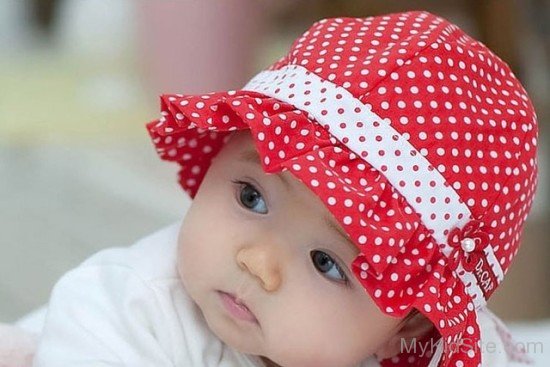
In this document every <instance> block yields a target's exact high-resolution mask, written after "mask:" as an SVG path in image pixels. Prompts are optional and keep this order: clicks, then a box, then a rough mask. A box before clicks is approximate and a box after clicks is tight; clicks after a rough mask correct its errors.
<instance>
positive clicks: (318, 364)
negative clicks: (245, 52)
mask: <svg viewBox="0 0 550 367" xmlns="http://www.w3.org/2000/svg"><path fill="white" fill-rule="evenodd" d="M161 103H162V117H161V118H160V119H159V120H156V121H153V122H151V123H149V124H148V129H149V132H150V134H151V136H152V139H153V141H154V143H155V145H156V148H157V151H158V152H159V154H160V156H161V158H163V159H166V160H169V161H174V162H177V163H178V164H179V165H180V166H181V170H180V175H179V179H180V183H181V185H182V186H183V188H184V189H185V190H186V191H187V193H188V194H189V195H190V196H191V197H192V199H193V202H192V205H191V207H190V209H189V211H188V213H187V214H186V216H185V218H184V220H183V222H182V224H181V225H173V226H170V227H168V228H166V229H163V230H161V231H159V232H157V233H155V234H153V235H151V236H149V237H147V238H145V239H143V240H141V241H139V242H138V243H136V244H135V245H133V246H131V247H128V248H115V249H108V250H104V251H102V252H100V253H98V254H96V255H95V256H93V257H92V258H91V259H89V260H87V261H86V262H84V263H83V264H82V265H80V266H79V267H78V268H76V269H75V270H73V271H71V272H69V273H68V274H66V275H65V276H64V277H63V278H62V279H61V280H60V281H59V283H58V284H57V285H56V287H55V289H54V291H53V293H52V297H51V300H50V303H49V307H48V315H47V318H46V322H45V325H44V330H43V333H42V336H41V340H40V344H39V347H38V351H37V354H36V358H35V362H34V366H38V367H49V366H55V367H58V366H157V367H158V366H284V367H351V366H363V367H365V366H384V367H386V366H422V367H426V366H433V367H435V366H444V367H451V366H452V367H461V366H467V367H469V366H479V365H482V366H499V367H500V366H512V365H516V364H520V363H522V362H524V361H526V357H525V355H524V354H523V353H522V351H521V350H520V349H519V348H516V347H515V345H514V344H513V343H512V342H511V339H510V337H509V334H508V333H507V331H506V328H505V327H504V325H503V324H502V323H501V322H500V321H499V320H498V318H496V316H494V315H493V314H492V313H491V312H490V311H489V310H488V309H487V308H486V301H487V299H488V298H489V297H490V295H491V294H492V293H493V292H494V290H495V288H496V287H497V286H498V285H499V284H500V283H501V282H502V280H503V277H504V274H505V273H506V272H507V270H508V268H509V266H510V263H511V261H512V259H513V257H514V256H515V254H516V253H517V251H518V247H519V242H520V235H521V231H522V228H523V224H524V221H525V219H526V216H527V214H528V212H529V209H530V206H531V203H532V201H533V195H534V192H535V187H536V174H537V161H536V139H537V124H536V116H535V113H534V110H533V107H532V105H531V103H530V101H529V98H528V96H527V94H526V92H525V90H524V89H523V88H522V86H521V85H520V83H519V82H518V80H517V79H516V78H515V77H514V75H513V74H512V72H511V71H510V69H509V68H508V66H507V65H506V64H505V63H504V62H503V61H502V60H500V59H499V58H498V57H497V56H495V55H494V54H493V53H492V52H491V51H490V50H488V49H487V48H486V47H485V46H484V45H483V44H481V43H479V42H477V41H475V40H473V39H472V38H470V37H469V36H468V35H466V34H465V33H464V32H463V31H462V30H460V29H459V28H458V27H457V26H455V25H453V24H451V23H449V22H448V21H446V20H444V19H442V18H440V17H437V16H434V15H432V14H430V13H427V12H407V13H400V14H390V15H386V16H379V17H370V18H361V19H355V18H336V19H325V20H321V21H319V22H317V23H315V24H314V25H313V26H312V27H311V28H310V29H309V30H308V31H307V32H306V33H304V35H303V36H302V37H300V38H299V39H298V40H296V41H295V42H294V44H293V45H292V47H291V49H290V51H289V53H288V54H287V55H286V56H285V57H283V58H282V59H280V60H279V61H278V62H276V63H275V64H274V65H272V66H271V67H270V68H269V69H267V70H265V71H263V72H261V73H260V74H258V75H257V76H256V77H254V78H253V79H252V80H251V81H250V82H249V83H248V84H247V85H246V86H245V87H244V88H242V90H239V91H228V92H220V93H212V94H207V95H202V96H183V95H163V96H162V97H161ZM489 342H491V343H493V347H494V348H493V349H492V350H491V351H489V350H484V347H488V345H487V343H489Z"/></svg>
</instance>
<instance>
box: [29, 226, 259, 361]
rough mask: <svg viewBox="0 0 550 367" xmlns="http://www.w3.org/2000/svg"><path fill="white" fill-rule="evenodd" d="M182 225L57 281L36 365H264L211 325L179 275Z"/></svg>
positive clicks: (101, 257)
mask: <svg viewBox="0 0 550 367" xmlns="http://www.w3.org/2000/svg"><path fill="white" fill-rule="evenodd" d="M178 229H179V225H177V224H176V225H172V226H170V227H168V228H165V229H163V230H161V231H159V232H156V233H154V234H152V235H150V236H148V237H146V238H144V239H142V240H140V241H138V242H137V243H136V244H135V245H133V246H131V247H128V248H113V249H108V250H103V251H101V252H99V253H97V254H95V255H94V256H92V257H91V258H90V259H88V260H86V261H85V262H84V263H83V264H82V265H80V266H79V267H78V268H76V269H75V270H72V271H70V272H69V273H67V274H66V275H64V276H63V277H62V278H61V280H60V281H59V282H58V283H57V284H56V286H55V288H54V290H53V292H52V296H51V299H50V303H49V305H48V313H47V316H46V320H45V324H44V329H43V331H42V333H41V339H40V343H39V346H38V351H37V353H36V356H35V360H34V364H33V366H35V367H63V366H72V367H80V366H90V367H92V366H94V367H97V366H132V367H133V366H136V367H138V366H139V367H142V366H143V367H146V366H151V367H152V366H154V367H163V366H181V367H187V366H205V367H214V366H216V367H218V366H219V367H235V366H245V367H259V366H263V363H262V362H261V361H260V359H259V358H258V357H254V356H249V355H245V354H242V353H239V352H237V351H235V350H234V349H232V348H229V347H228V346H227V345H225V344H224V343H223V342H222V341H221V340H219V339H218V338H217V337H216V336H215V335H214V334H213V333H212V332H211V331H210V330H209V329H208V327H207V325H206V322H205V320H204V318H203V316H202V314H201V312H200V310H199V308H198V307H197V306H196V305H195V304H194V302H193V301H192V300H191V298H190V297H189V296H188V295H187V294H186V292H185V291H184V288H183V286H182V284H181V281H180V280H179V278H178V275H177V270H176V258H177V257H176V252H177V250H176V247H177V246H176V243H177V235H178Z"/></svg>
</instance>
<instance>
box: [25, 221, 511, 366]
mask: <svg viewBox="0 0 550 367" xmlns="http://www.w3.org/2000/svg"><path fill="white" fill-rule="evenodd" d="M178 231H179V224H174V225H171V226H169V227H167V228H164V229H162V230H160V231H158V232H156V233H153V234H152V235H150V236H148V237H145V238H143V239H142V240H140V241H138V242H137V243H136V244H134V245H133V246H131V247H126V248H111V249H107V250H103V251H100V252H98V253H97V254H95V255H93V256H92V257H91V258H89V259H88V260H86V261H85V262H84V263H82V264H81V265H80V266H79V267H77V268H76V269H74V270H72V271H70V272H68V273H67V274H65V275H64V276H63V277H62V278H61V280H60V281H59V282H58V283H57V284H56V285H55V287H54V290H53V292H52V295H51V298H50V302H49V304H48V311H47V314H46V318H45V321H43V316H42V315H43V313H42V312H41V313H40V315H38V316H37V317H38V319H40V320H38V319H37V320H35V321H34V323H35V324H38V325H39V326H38V327H37V326H35V327H34V328H35V330H34V331H36V332H37V333H39V334H40V341H39V346H38V350H37V353H36V356H35V359H34V364H33V366H34V367H64V366H71V367H88V366H89V367H92V366H93V367H102V366H103V367H107V366H109V367H114V366H132V367H134V366H136V367H147V366H151V367H153V366H154V367H168V366H171V367H193V366H197V367H199V366H200V367H214V366H215V367H236V366H239V367H263V366H264V364H263V362H262V361H261V360H260V358H259V357H256V356H251V355H246V354H243V353H240V352H238V351H236V350H234V349H232V348H230V347H229V346H227V345H226V344H224V343H223V342H222V341H221V340H220V339H218V337H217V336H216V335H214V334H213V333H212V332H211V331H210V329H209V328H208V326H207V324H206V321H205V320H204V317H203V316H202V313H201V311H200V309H199V308H198V306H197V305H196V304H195V303H194V302H193V300H192V299H191V298H190V297H189V295H188V294H187V293H186V292H185V289H184V287H183V284H182V283H181V280H180V279H179V276H178V272H177V238H178ZM42 323H43V326H42V325H40V324H42ZM480 323H481V328H482V337H483V338H482V339H483V340H485V341H487V340H492V341H496V343H497V345H498V346H499V348H501V352H503V350H504V349H505V348H504V344H505V343H503V340H502V339H501V336H500V335H498V333H497V332H496V329H495V327H496V325H497V324H499V320H498V319H496V316H494V315H492V314H491V313H490V312H488V310H487V312H484V311H482V312H480ZM40 329H41V330H40ZM439 352H440V351H439ZM438 354H439V353H438V352H437V351H436V354H435V356H434V358H433V360H432V362H431V363H430V367H431V366H436V365H437V362H438V361H439V357H440V356H439V355H438ZM483 359H484V361H483V366H499V367H500V366H512V365H515V364H511V363H510V364H507V362H508V361H507V359H508V358H507V355H506V353H498V354H497V355H484V358H483ZM379 366H380V364H379V363H378V362H377V361H376V359H375V358H373V357H371V358H368V359H367V360H365V361H363V363H361V364H360V367H379Z"/></svg>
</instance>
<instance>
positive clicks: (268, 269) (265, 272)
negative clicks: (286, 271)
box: [237, 245, 282, 292]
mask: <svg viewBox="0 0 550 367" xmlns="http://www.w3.org/2000/svg"><path fill="white" fill-rule="evenodd" d="M237 264H239V267H240V268H241V269H243V270H246V271H248V272H249V273H250V274H252V275H253V276H255V277H257V278H258V279H259V280H260V283H261V285H262V287H263V288H264V289H265V290H266V291H268V292H274V291H276V290H277V289H278V288H279V286H280V285H281V281H282V276H281V269H280V259H278V258H277V255H276V253H275V251H273V250H272V249H270V248H269V246H262V245H259V246H248V247H243V248H241V249H240V250H239V252H237Z"/></svg>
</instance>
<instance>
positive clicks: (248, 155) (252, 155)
mask: <svg viewBox="0 0 550 367" xmlns="http://www.w3.org/2000/svg"><path fill="white" fill-rule="evenodd" d="M238 159H239V161H241V162H245V163H252V164H256V165H258V166H260V165H261V161H260V156H259V155H258V152H257V151H256V150H255V149H248V150H245V151H243V152H241V154H240V155H239V158H238ZM274 176H276V177H277V178H279V179H280V180H281V181H282V183H283V184H284V185H285V187H286V188H287V189H289V188H290V182H289V181H288V180H287V178H286V177H284V176H282V175H279V174H275V175H274Z"/></svg>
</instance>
